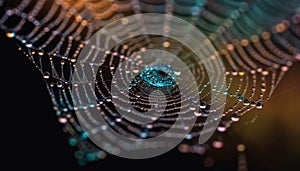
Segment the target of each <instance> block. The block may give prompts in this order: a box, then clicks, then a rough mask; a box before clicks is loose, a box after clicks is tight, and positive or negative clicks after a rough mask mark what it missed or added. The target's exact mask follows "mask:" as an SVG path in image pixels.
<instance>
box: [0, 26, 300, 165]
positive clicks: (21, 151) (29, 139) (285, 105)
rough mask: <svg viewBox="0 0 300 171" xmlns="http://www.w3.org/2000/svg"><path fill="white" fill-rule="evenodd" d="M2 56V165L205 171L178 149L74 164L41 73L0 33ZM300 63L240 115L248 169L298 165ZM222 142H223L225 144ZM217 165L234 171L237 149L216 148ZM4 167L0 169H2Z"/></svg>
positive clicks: (198, 161)
mask: <svg viewBox="0 0 300 171" xmlns="http://www.w3.org/2000/svg"><path fill="white" fill-rule="evenodd" d="M0 42H1V43H0V58H1V67H0V68H1V78H2V80H1V84H0V85H1V96H0V98H1V110H2V111H1V112H0V113H1V124H0V125H1V129H0V131H1V135H0V137H1V141H0V142H1V152H0V154H1V162H0V164H1V166H3V167H4V166H8V167H9V168H10V169H9V170H13V169H21V168H22V169H27V168H30V169H41V170H42V169H43V170H44V169H51V170H52V169H53V170H54V169H55V170H67V169H68V170H102V169H112V170H115V169H122V170H129V169H136V170H142V169H145V168H147V169H159V168H161V167H163V168H169V169H171V168H177V167H181V168H186V169H189V170H206V169H207V168H205V167H203V158H204V157H203V156H198V155H193V154H180V153H179V152H177V151H178V150H177V149H174V150H172V151H170V152H169V153H167V154H164V155H162V156H159V157H155V158H152V159H146V160H129V159H122V158H119V157H114V156H108V158H107V159H105V160H103V161H98V162H94V163H90V164H88V165H87V166H83V167H82V166H78V165H77V162H76V159H75V157H74V155H73V153H74V151H75V148H72V147H70V146H69V145H68V143H67V136H66V135H65V134H64V133H63V131H62V126H61V125H60V124H59V123H58V122H57V118H56V116H55V113H54V111H53V110H52V104H51V101H50V98H49V94H48V92H47V90H46V87H45V83H44V81H43V77H42V75H41V74H40V73H39V72H38V71H37V69H36V68H35V67H34V65H33V64H32V63H31V62H30V61H29V60H28V59H27V58H26V57H25V56H24V55H23V54H22V53H21V52H19V51H18V50H17V46H16V44H15V40H13V39H8V38H6V37H5V34H4V33H3V32H0ZM299 74H300V65H299V63H298V64H296V65H295V66H293V67H292V68H291V70H290V71H289V72H288V73H287V75H286V76H285V78H284V79H283V80H282V82H281V84H280V85H279V87H278V89H277V90H276V92H275V94H274V95H273V98H272V99H271V101H269V102H268V103H266V104H265V106H264V109H263V110H254V111H251V112H249V116H254V115H258V119H257V120H256V122H255V123H253V124H250V125H246V124H245V122H246V121H244V120H243V119H242V121H241V122H240V123H238V125H237V126H236V128H234V129H235V130H236V131H234V132H235V134H234V135H232V136H235V137H238V139H240V140H241V141H242V142H244V143H245V144H246V145H247V150H246V156H247V161H248V167H249V170H255V171H259V170H266V171H269V170H272V171H273V170H300V164H299V162H300V77H299ZM225 145H226V144H225ZM216 155H217V156H216V158H217V159H218V160H216V161H215V167H213V168H211V169H209V170H229V171H232V170H236V169H237V153H236V152H235V150H234V149H231V151H226V150H225V151H224V150H223V152H222V151H220V152H218V154H216ZM1 170H2V169H1Z"/></svg>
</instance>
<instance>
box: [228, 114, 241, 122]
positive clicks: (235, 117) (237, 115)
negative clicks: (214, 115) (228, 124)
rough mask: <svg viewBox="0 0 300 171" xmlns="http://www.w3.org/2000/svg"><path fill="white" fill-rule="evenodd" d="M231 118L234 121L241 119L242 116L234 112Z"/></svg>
mask: <svg viewBox="0 0 300 171" xmlns="http://www.w3.org/2000/svg"><path fill="white" fill-rule="evenodd" d="M230 119H231V120H232V121H233V122H238V121H239V120H240V116H239V114H238V113H234V114H232V115H231V117H230Z"/></svg>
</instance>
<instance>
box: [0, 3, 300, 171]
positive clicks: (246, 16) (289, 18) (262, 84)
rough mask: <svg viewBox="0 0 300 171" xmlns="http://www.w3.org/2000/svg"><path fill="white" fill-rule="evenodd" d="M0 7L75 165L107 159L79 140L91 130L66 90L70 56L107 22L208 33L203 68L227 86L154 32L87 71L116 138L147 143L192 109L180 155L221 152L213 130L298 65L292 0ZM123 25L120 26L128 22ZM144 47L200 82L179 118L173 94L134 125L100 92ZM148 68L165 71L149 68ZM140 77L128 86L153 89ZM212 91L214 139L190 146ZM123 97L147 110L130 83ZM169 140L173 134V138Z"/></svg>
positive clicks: (136, 67) (298, 18)
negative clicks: (143, 16)
mask: <svg viewBox="0 0 300 171" xmlns="http://www.w3.org/2000/svg"><path fill="white" fill-rule="evenodd" d="M0 4H1V19H0V27H1V29H2V30H4V31H6V35H7V37H9V38H15V39H17V40H18V44H19V50H20V51H22V52H23V53H24V54H25V56H26V57H28V58H29V59H30V60H31V61H32V62H33V63H34V64H35V66H36V67H37V68H38V70H39V71H40V72H41V73H42V74H43V76H44V78H45V81H46V85H47V88H48V91H49V94H50V96H51V100H52V102H53V109H54V110H55V111H56V115H57V117H58V121H59V122H60V123H61V124H62V125H63V130H64V131H65V132H66V133H68V134H69V143H70V145H71V146H76V147H77V148H78V151H76V152H75V156H76V158H78V162H79V164H85V163H86V162H87V161H95V160H98V159H103V158H105V157H106V153H105V152H104V151H102V150H101V149H99V148H98V147H97V146H95V145H94V144H93V143H92V142H91V141H90V140H89V139H88V135H89V134H93V132H92V131H91V132H85V131H83V129H82V128H81V127H80V125H79V123H78V120H77V118H76V116H75V114H74V110H77V109H76V108H74V105H73V99H74V97H73V95H72V93H71V89H72V86H73V87H75V89H74V90H73V91H75V94H76V91H77V89H76V87H77V86H78V85H77V84H74V83H73V82H72V79H71V78H72V75H73V72H74V66H75V63H76V62H77V61H76V60H77V58H78V55H79V53H80V52H81V50H82V49H83V47H85V45H86V44H88V40H89V39H90V37H91V36H92V35H93V33H95V32H96V31H97V30H99V29H101V28H102V27H103V26H105V25H107V24H109V23H111V22H113V21H115V20H118V19H120V18H123V17H125V16H129V15H133V14H140V13H165V14H168V15H174V16H177V17H180V18H182V19H184V20H186V21H188V22H190V23H192V24H193V25H194V26H196V27H197V28H198V29H199V30H201V31H202V32H203V33H204V34H205V35H206V36H207V37H208V39H205V40H204V41H203V42H204V44H206V42H207V44H209V43H210V42H211V43H212V44H213V45H214V48H215V49H216V51H215V52H214V53H213V54H212V55H210V56H209V58H208V59H207V60H206V61H202V62H204V63H205V64H207V63H208V64H209V65H210V66H211V67H212V69H213V70H217V68H218V59H221V60H222V61H223V63H224V64H225V66H226V83H224V82H223V83H222V82H218V78H215V79H213V82H211V81H209V80H208V79H207V78H208V75H207V72H206V69H205V68H204V67H203V65H204V64H203V63H202V64H198V61H195V60H193V59H194V58H193V56H194V55H195V54H193V53H192V52H191V51H189V49H188V48H187V47H184V46H183V45H182V44H181V43H180V42H177V41H176V40H173V39H170V38H166V37H162V36H149V35H144V36H137V37H134V38H131V39H129V40H126V41H125V42H123V43H122V44H120V45H118V46H116V47H114V48H113V49H111V50H106V51H105V53H106V57H105V60H103V61H101V64H102V65H101V67H100V68H99V70H95V72H96V73H98V74H97V83H96V95H97V102H98V105H97V107H98V109H100V111H101V113H100V114H101V116H103V117H104V118H105V120H106V121H107V122H108V123H109V125H110V126H111V127H113V128H114V130H116V131H117V132H119V133H121V134H123V135H126V136H128V137H140V138H150V137H155V136H157V135H160V134H161V133H162V132H163V131H165V130H167V129H169V128H170V127H171V125H172V123H173V122H174V118H175V117H177V116H178V115H180V116H182V117H183V120H188V119H190V118H185V117H184V112H185V110H192V111H194V117H197V122H196V124H195V125H194V127H193V129H192V131H191V132H190V133H189V134H187V135H186V136H185V137H186V140H185V143H184V144H182V145H180V146H179V150H180V151H181V152H192V153H198V154H203V153H204V151H205V150H207V149H208V147H209V146H213V147H214V148H221V147H222V146H223V142H222V136H223V134H222V133H223V132H226V130H227V129H229V127H231V126H233V125H234V123H235V122H238V121H239V120H240V117H241V116H243V115H245V114H246V113H247V112H248V111H250V110H252V109H254V108H256V109H262V108H263V104H264V103H265V102H266V101H268V100H269V99H270V97H271V95H272V94H273V92H274V90H275V89H276V87H277V85H278V84H279V82H280V80H281V79H282V77H283V76H284V74H285V73H286V71H288V69H289V68H290V67H291V66H292V65H293V63H294V62H296V61H297V60H300V52H299V48H300V42H299V37H300V25H299V23H300V11H299V9H300V3H299V1H297V0H290V1H288V2H282V1H279V0H272V1H271V0H265V1H259V0H254V1H251V0H249V1H235V0H230V1H227V0H226V1H221V0H211V1H201V0H200V1H197V0H191V1H186V0H166V1H164V0H140V1H138V0H131V1H130V0H115V1H110V0H68V1H67V0H66V1H64V0H22V1H14V2H12V1H0ZM122 22H123V24H125V25H126V24H127V22H128V21H126V20H123V21H122ZM144 22H151V21H144ZM164 24H165V25H164V30H165V31H169V30H172V29H175V28H173V27H170V25H169V24H168V23H164ZM138 27H139V26H138ZM140 27H142V26H140ZM118 28H119V27H116V28H115V29H116V33H117V32H121V31H122V30H118ZM105 43H109V42H105ZM97 48H98V47H95V46H90V47H89V51H88V55H87V57H86V58H93V56H96V55H97V51H98V50H99V49H97ZM151 48H155V49H162V50H166V51H168V52H170V53H173V54H177V55H179V56H180V57H181V59H182V60H183V61H184V62H185V63H186V65H187V66H188V67H189V69H190V70H191V72H192V73H193V75H194V76H195V79H196V81H197V83H198V85H199V96H200V101H195V102H194V103H195V105H194V106H186V108H184V110H182V111H179V112H178V111H176V109H177V108H176V106H177V105H178V104H179V101H180V98H181V97H180V96H178V95H176V93H175V94H172V95H170V96H169V97H167V99H168V98H169V104H168V105H167V108H166V110H167V112H165V115H164V117H161V118H160V119H159V120H158V121H157V122H153V123H152V124H148V125H135V124H134V123H131V122H128V121H126V120H125V119H123V118H122V117H120V116H119V115H117V114H116V111H115V109H114V108H113V107H112V104H111V102H112V100H113V98H116V99H118V97H112V96H111V94H110V93H109V92H110V87H111V85H112V84H113V82H112V75H113V74H114V73H115V72H116V69H117V68H118V65H119V64H120V63H121V62H123V65H124V67H125V68H130V69H132V68H133V70H132V72H136V73H138V72H141V69H142V68H143V67H144V66H143V60H142V58H141V57H140V56H138V55H137V56H135V57H134V58H129V56H131V55H132V54H135V53H137V52H139V51H146V50H147V49H151ZM100 50H101V49H100ZM102 50H103V49H102ZM157 67H159V69H160V70H161V69H162V68H163V67H166V66H165V65H164V63H161V64H160V65H159V66H157ZM121 72H122V73H123V74H122V76H123V77H122V79H127V78H128V76H127V74H129V73H130V72H129V71H126V70H123V71H121ZM149 72H152V74H153V72H155V74H163V75H164V74H166V73H159V72H156V71H155V70H154V71H153V70H151V71H149ZM217 72H218V71H217ZM168 74H171V75H172V74H174V75H175V76H179V77H180V75H181V71H180V68H175V69H174V70H172V72H171V73H168ZM163 78H166V77H165V76H164V77H163ZM145 80H147V77H146V76H145V75H143V74H140V77H137V78H136V80H135V83H133V84H139V86H144V87H146V89H147V88H148V89H149V91H151V89H152V88H153V87H151V86H149V85H148V84H144V82H147V81H145ZM166 80H167V81H168V79H166ZM150 81H153V80H151V79H150ZM171 82H172V81H171ZM148 83H149V80H148ZM153 84H158V83H157V82H155V83H153ZM160 84H162V83H161V82H160ZM164 84H166V82H164ZM225 85H226V86H225ZM89 86H92V85H89V84H87V86H86V87H84V89H86V90H85V91H88V90H89ZM152 86H153V85H152ZM222 86H223V87H222ZM224 86H225V87H224ZM164 90H165V91H167V90H166V89H163V91H164ZM120 91H122V87H121V88H120ZM212 92H216V93H222V94H224V95H226V96H227V100H226V108H225V111H224V113H223V116H222V120H221V122H220V125H219V126H218V128H217V130H218V131H217V132H216V133H215V136H214V140H212V141H209V142H207V144H205V145H201V146H199V145H197V142H196V141H195V140H196V139H197V137H199V135H200V131H201V128H202V127H203V126H204V122H205V120H206V118H207V115H209V113H210V112H213V111H217V110H218V108H211V107H210V106H212V104H215V103H219V102H218V99H217V98H214V97H212V96H211V95H212ZM130 96H131V99H132V105H133V106H134V107H135V109H137V110H139V111H143V110H147V107H149V103H148V100H149V99H148V98H149V96H148V95H147V93H146V94H145V92H142V93H141V91H140V90H139V88H136V86H134V85H133V86H132V92H131V95H130ZM76 98H77V99H82V100H81V101H79V103H81V105H80V106H82V107H83V108H90V107H95V106H93V104H90V103H89V97H87V96H86V94H80V93H79V92H78V93H77V97H76ZM120 100H122V99H120ZM190 100H193V99H192V98H190ZM114 105H118V103H114ZM152 105H154V106H155V105H158V104H152ZM219 105H220V106H221V105H222V104H219ZM123 110H124V111H126V110H127V109H126V108H124V109H123ZM127 112H128V111H127ZM129 112H130V111H129ZM133 114H135V113H133ZM105 129H106V127H105V126H102V127H101V129H100V131H105ZM178 129H186V128H185V127H180V128H178ZM171 136H174V138H176V134H174V135H171ZM188 146H190V147H192V148H189V147H188ZM237 149H238V151H239V152H241V156H240V158H243V160H244V158H245V156H244V154H243V151H244V149H245V148H244V146H243V145H239V146H237ZM105 150H106V151H109V150H115V151H118V150H119V149H116V148H111V147H109V146H108V147H107V149H105ZM244 162H245V161H244ZM241 163H242V164H241ZM245 167H246V166H245V164H243V161H241V162H239V168H241V170H242V169H243V168H245Z"/></svg>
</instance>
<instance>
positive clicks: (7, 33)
mask: <svg viewBox="0 0 300 171" xmlns="http://www.w3.org/2000/svg"><path fill="white" fill-rule="evenodd" d="M6 36H7V37H8V38H13V37H15V36H16V34H15V33H14V32H6Z"/></svg>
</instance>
